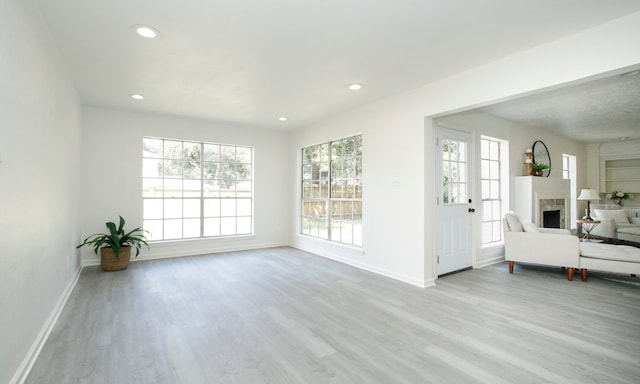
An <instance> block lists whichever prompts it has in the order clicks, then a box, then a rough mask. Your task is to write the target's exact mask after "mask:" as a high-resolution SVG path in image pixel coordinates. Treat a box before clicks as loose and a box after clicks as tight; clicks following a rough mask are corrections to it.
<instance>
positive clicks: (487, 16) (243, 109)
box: [36, 0, 640, 136]
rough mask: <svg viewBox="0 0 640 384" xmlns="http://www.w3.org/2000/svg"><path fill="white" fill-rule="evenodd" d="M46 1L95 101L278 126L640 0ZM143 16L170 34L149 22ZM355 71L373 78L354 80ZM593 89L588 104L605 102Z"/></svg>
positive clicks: (414, 83)
mask: <svg viewBox="0 0 640 384" xmlns="http://www.w3.org/2000/svg"><path fill="white" fill-rule="evenodd" d="M36 1H37V3H38V4H39V5H40V7H41V9H42V12H43V15H44V17H45V19H46V21H47V23H48V24H49V27H50V29H51V31H52V34H53V36H54V39H55V40H56V43H57V45H58V47H59V49H60V51H61V54H62V57H63V59H64V60H65V61H66V63H67V64H68V66H69V70H70V73H71V76H72V77H73V79H74V81H75V83H76V85H77V88H78V90H79V92H80V94H81V97H82V99H83V101H84V103H85V104H87V105H94V106H102V107H109V108H118V109H130V110H141V111H147V112H157V113H164V114H172V115H179V116H189V117H195V118H204V119H212V120H219V121H229V122H234V123H240V124H249V125H254V126H259V127H267V128H278V129H295V128H298V127H302V126H305V125H308V124H311V123H314V122H317V121H319V120H322V119H324V118H327V117H329V116H332V115H335V114H337V113H340V112H342V111H346V110H350V109H353V108H356V107H358V106H361V105H364V104H367V103H371V102H373V101H375V100H379V99H382V98H385V97H389V96H391V95H394V94H397V93H401V92H403V91H407V90H410V89H413V88H416V87H419V86H421V85H423V84H426V83H428V82H431V81H434V80H436V79H440V78H443V77H446V76H449V75H452V74H455V73H458V72H460V71H463V70H466V69H469V68H472V67H475V66H478V65H480V64H484V63H487V62H491V61H493V60H496V59H498V58H501V57H504V56H507V55H510V54H513V53H515V52H518V51H521V50H524V49H528V48H530V47H533V46H536V45H539V44H542V43H544V42H547V41H551V40H554V39H557V38H560V37H562V36H566V35H569V34H572V33H575V32H578V31H581V30H584V29H587V28H590V27H593V26H595V25H598V24H601V23H604V22H606V21H609V20H612V19H615V18H618V17H621V16H624V15H625V14H629V13H632V12H636V11H639V10H640V1H639V0H616V1H615V2H609V1H602V0H562V1H558V0H536V1H532V0H508V1H505V0H394V1H389V0H321V1H303V0H269V1H265V0H182V1H176V0H135V1H132V0H110V1H87V0H36ZM137 24H147V25H150V26H153V27H155V28H156V29H158V30H159V31H160V33H161V35H160V37H159V38H156V39H153V40H147V39H144V38H141V37H139V36H137V35H136V34H135V33H134V29H133V26H134V25H137ZM353 82H360V83H364V84H365V87H364V89H363V90H361V91H358V92H353V91H348V90H347V89H346V85H347V84H349V83H353ZM633 87H635V88H634V89H632V90H631V92H632V93H633V92H636V93H635V95H636V97H635V100H638V97H637V81H636V82H634V85H633ZM133 93H140V94H143V95H145V97H146V98H145V99H144V100H142V101H135V100H132V99H131V98H129V97H128V95H130V94H133ZM605 96H606V95H605ZM594 97H595V96H594ZM589 102H590V104H589V108H588V109H586V111H587V112H592V111H593V108H592V107H593V106H594V105H595V106H598V107H602V108H604V107H603V105H602V103H598V102H596V101H593V100H589ZM532 104H533V105H534V107H535V108H537V110H538V112H539V113H543V117H542V118H540V117H539V116H535V115H531V114H527V113H528V112H527V108H525V107H524V106H523V105H522V104H520V105H518V108H519V113H520V115H521V116H525V118H526V119H527V120H528V121H530V122H532V123H533V124H541V121H543V120H544V119H547V122H549V120H551V119H552V116H551V115H552V114H553V113H555V114H556V115H558V116H560V115H562V113H561V111H556V112H551V115H550V114H549V113H547V114H544V113H546V112H545V111H546V110H548V107H549V105H546V104H548V103H547V102H545V101H544V100H538V101H535V102H532ZM554 105H555V103H552V105H551V106H554ZM628 107H629V108H632V109H634V112H635V114H636V117H637V111H638V105H637V103H635V104H634V103H632V104H629V105H628ZM514 108H515V107H514ZM491 112H492V113H496V114H501V113H502V114H505V115H509V116H510V118H516V117H514V116H512V115H510V112H508V111H506V110H500V109H497V108H495V109H493V110H491ZM279 116H287V117H288V118H289V120H288V121H286V122H281V121H278V117H279ZM590 116H591V118H590V119H589V120H592V117H593V114H592V115H590ZM635 127H638V125H635ZM636 130H637V128H636ZM572 134H573V133H572ZM626 136H631V134H626Z"/></svg>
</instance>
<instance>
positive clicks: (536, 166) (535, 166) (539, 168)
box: [531, 163, 551, 177]
mask: <svg viewBox="0 0 640 384" xmlns="http://www.w3.org/2000/svg"><path fill="white" fill-rule="evenodd" d="M531 169H532V174H533V176H543V175H544V171H545V170H546V169H551V167H550V166H548V165H547V164H544V163H531ZM547 177H549V174H548V173H547Z"/></svg>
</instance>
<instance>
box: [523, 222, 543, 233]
mask: <svg viewBox="0 0 640 384" xmlns="http://www.w3.org/2000/svg"><path fill="white" fill-rule="evenodd" d="M522 228H524V231H525V232H535V233H537V232H540V230H538V226H537V225H535V224H533V223H523V224H522Z"/></svg>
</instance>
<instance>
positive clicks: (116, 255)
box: [76, 216, 149, 272]
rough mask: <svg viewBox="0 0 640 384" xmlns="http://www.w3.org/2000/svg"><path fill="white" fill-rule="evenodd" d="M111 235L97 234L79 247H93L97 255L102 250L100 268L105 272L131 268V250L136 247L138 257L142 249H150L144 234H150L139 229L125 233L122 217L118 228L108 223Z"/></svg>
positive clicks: (85, 240)
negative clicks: (144, 247)
mask: <svg viewBox="0 0 640 384" xmlns="http://www.w3.org/2000/svg"><path fill="white" fill-rule="evenodd" d="M106 226H107V229H109V233H95V234H93V235H91V236H89V237H87V238H86V239H84V241H83V242H82V244H80V245H78V246H77V247H76V248H80V247H82V246H84V245H91V246H93V250H94V251H95V253H96V255H97V254H98V249H99V250H100V266H101V267H102V270H103V271H107V272H110V271H119V270H121V269H126V268H127V267H128V266H129V260H130V259H131V248H132V247H135V249H136V255H135V256H136V257H137V256H138V255H139V254H140V247H142V246H143V245H145V246H146V247H147V248H149V244H148V243H147V238H146V237H145V235H144V233H145V232H146V233H149V232H148V231H145V230H144V229H142V228H140V227H138V228H135V229H133V230H132V231H130V232H126V233H125V231H124V219H123V218H122V216H120V224H119V225H118V227H117V228H116V224H115V223H114V222H111V221H110V222H108V223H106Z"/></svg>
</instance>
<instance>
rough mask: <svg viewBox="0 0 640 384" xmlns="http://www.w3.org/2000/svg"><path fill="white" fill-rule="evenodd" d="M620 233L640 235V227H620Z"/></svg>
mask: <svg viewBox="0 0 640 384" xmlns="http://www.w3.org/2000/svg"><path fill="white" fill-rule="evenodd" d="M618 233H625V234H627V235H636V236H640V227H638V226H636V227H622V228H618Z"/></svg>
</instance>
